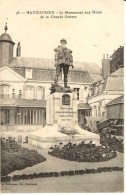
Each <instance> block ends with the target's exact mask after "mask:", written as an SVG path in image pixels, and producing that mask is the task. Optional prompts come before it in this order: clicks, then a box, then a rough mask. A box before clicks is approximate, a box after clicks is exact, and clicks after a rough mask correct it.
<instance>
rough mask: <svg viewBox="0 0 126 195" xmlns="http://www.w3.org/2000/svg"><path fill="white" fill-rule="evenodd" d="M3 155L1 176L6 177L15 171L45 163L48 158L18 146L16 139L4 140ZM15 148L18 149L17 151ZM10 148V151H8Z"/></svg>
mask: <svg viewBox="0 0 126 195" xmlns="http://www.w3.org/2000/svg"><path fill="white" fill-rule="evenodd" d="M2 142H3V143H2V153H1V159H2V160H1V175H2V176H5V175H8V174H9V173H11V172H13V171H15V170H21V169H24V168H26V167H30V166H33V165H35V164H37V163H40V162H44V161H45V160H46V158H44V157H43V156H42V155H40V154H38V153H37V152H36V151H34V150H28V149H27V148H23V147H20V146H18V145H17V143H16V142H15V140H14V139H12V138H9V139H3V141H2ZM8 146H9V147H8ZM14 146H15V147H17V148H18V151H17V149H16V150H15V149H14ZM8 148H9V149H8Z"/></svg>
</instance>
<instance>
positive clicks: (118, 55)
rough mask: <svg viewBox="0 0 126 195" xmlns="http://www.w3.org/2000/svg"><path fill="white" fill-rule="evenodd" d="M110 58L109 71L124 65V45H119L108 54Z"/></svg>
mask: <svg viewBox="0 0 126 195" xmlns="http://www.w3.org/2000/svg"><path fill="white" fill-rule="evenodd" d="M110 58H111V60H110V63H111V73H112V72H114V71H116V70H117V69H119V68H123V67H124V47H122V46H120V47H119V48H118V49H117V50H116V51H114V53H113V54H112V55H111V56H110Z"/></svg>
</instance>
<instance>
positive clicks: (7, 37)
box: [0, 33, 14, 43]
mask: <svg viewBox="0 0 126 195" xmlns="http://www.w3.org/2000/svg"><path fill="white" fill-rule="evenodd" d="M0 41H9V42H12V43H14V42H13V41H12V39H11V37H10V35H9V34H7V33H3V34H1V36H0Z"/></svg>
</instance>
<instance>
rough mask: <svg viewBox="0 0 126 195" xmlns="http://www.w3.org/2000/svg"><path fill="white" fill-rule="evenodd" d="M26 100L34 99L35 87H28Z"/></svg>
mask: <svg viewBox="0 0 126 195" xmlns="http://www.w3.org/2000/svg"><path fill="white" fill-rule="evenodd" d="M26 99H33V86H31V85H26Z"/></svg>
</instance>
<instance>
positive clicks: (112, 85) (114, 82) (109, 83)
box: [105, 75, 124, 91]
mask: <svg viewBox="0 0 126 195" xmlns="http://www.w3.org/2000/svg"><path fill="white" fill-rule="evenodd" d="M106 79H107V80H106V87H105V90H107V91H123V90H124V76H123V75H109V76H108V77H107V78H106Z"/></svg>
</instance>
